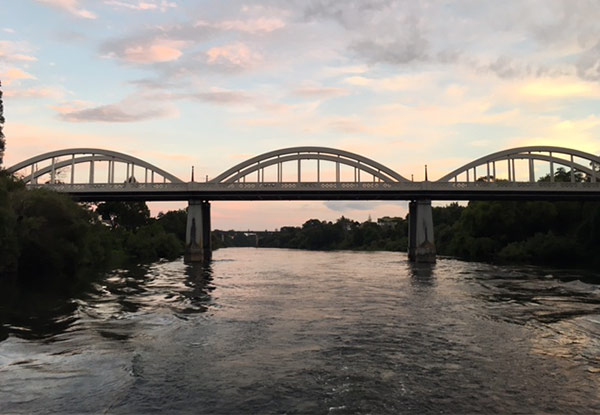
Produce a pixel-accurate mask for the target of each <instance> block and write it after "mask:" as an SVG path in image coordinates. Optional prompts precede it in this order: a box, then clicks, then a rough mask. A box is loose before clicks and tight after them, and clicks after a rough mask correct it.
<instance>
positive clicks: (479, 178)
mask: <svg viewBox="0 0 600 415" xmlns="http://www.w3.org/2000/svg"><path fill="white" fill-rule="evenodd" d="M540 163H541V164H543V165H545V166H546V167H547V174H548V181H538V180H536V167H539V166H540ZM284 165H285V166H286V167H287V170H284ZM290 165H291V166H292V169H291V171H292V174H291V175H290V169H289V166H290ZM307 166H308V167H307ZM8 171H9V172H10V173H13V174H15V175H17V176H20V177H21V178H22V179H23V180H24V181H25V182H26V183H27V185H28V187H30V188H40V187H41V188H48V189H52V190H55V191H58V192H64V193H68V194H70V195H71V196H73V197H74V198H75V199H76V200H80V201H91V202H94V201H108V200H143V201H165V200H188V201H190V208H189V210H188V212H189V214H188V222H189V224H188V238H187V241H188V244H189V245H190V247H192V248H194V247H197V248H198V249H199V251H198V252H200V251H202V252H204V254H203V255H205V254H206V253H207V252H210V204H209V201H212V200H410V201H413V202H411V204H409V210H410V213H409V214H410V216H411V218H412V219H411V226H410V227H411V229H412V231H411V238H410V244H409V245H410V246H411V249H412V250H413V251H414V252H412V255H411V256H412V257H413V258H414V257H417V259H418V257H422V258H426V257H427V255H428V254H426V253H425V254H423V255H421V254H419V253H418V252H417V251H418V248H419V247H421V246H424V245H423V244H426V243H430V244H433V222H432V220H431V203H430V201H431V200H600V157H598V156H595V155H593V154H590V153H586V152H583V151H579V150H573V149H568V148H562V147H551V146H530V147H519V148H513V149H508V150H503V151H499V152H496V153H493V154H489V155H487V156H485V157H482V158H479V159H477V160H474V161H473V162H470V163H467V164H465V165H464V166H461V167H459V168H458V169H456V170H454V171H452V172H450V173H448V174H446V175H445V176H443V177H441V178H440V179H438V180H436V181H429V180H427V179H426V180H425V181H420V182H414V181H411V180H408V179H406V178H405V177H404V176H402V175H400V174H399V173H397V172H395V171H394V170H392V169H390V168H388V167H386V166H384V165H382V164H380V163H378V162H376V161H374V160H371V159H369V158H367V157H364V156H361V155H359V154H355V153H351V152H348V151H343V150H338V149H333V148H327V147H292V148H285V149H281V150H276V151H271V152H268V153H264V154H261V155H259V156H256V157H253V158H250V159H248V160H246V161H244V162H242V163H239V164H238V165H236V166H233V167H231V168H230V169H228V170H226V171H224V172H223V173H221V174H219V175H218V176H216V177H215V178H213V179H212V180H210V181H206V182H195V181H190V182H184V181H183V180H181V179H179V178H178V177H176V176H174V175H172V174H170V173H168V172H167V171H165V170H162V169H161V168H159V167H157V166H155V165H153V164H150V163H148V162H146V161H144V160H141V159H139V158H136V157H133V156H131V155H128V154H123V153H119V152H116V151H110V150H103V149H94V148H77V149H65V150H57V151H53V152H49V153H45V154H41V155H38V156H35V157H32V158H30V159H27V160H24V161H22V162H20V163H17V164H15V165H14V166H12V167H10V168H9V169H8ZM286 171H287V173H288V174H287V175H286V174H284V173H285V172H286ZM557 175H562V176H561V177H560V179H561V180H559V181H557V180H555V179H556V177H557ZM565 175H566V179H565V177H564V176H565ZM207 235H208V236H207ZM430 248H431V247H430ZM192 250H193V249H192ZM429 251H431V249H429ZM429 251H427V252H429ZM433 252H434V251H433ZM409 254H410V252H409ZM192 257H194V256H193V255H191V256H189V259H193V258H192Z"/></svg>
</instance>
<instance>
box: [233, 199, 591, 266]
mask: <svg viewBox="0 0 600 415" xmlns="http://www.w3.org/2000/svg"><path fill="white" fill-rule="evenodd" d="M433 222H434V226H435V243H436V248H437V252H438V254H440V255H446V256H450V257H455V258H460V259H463V260H467V261H480V262H488V263H497V264H536V265H552V266H560V267H575V268H577V267H585V268H593V267H598V266H600V257H598V255H597V252H600V203H599V202H539V201H536V202H470V203H469V204H468V205H467V206H460V205H458V204H456V203H453V204H450V205H448V206H445V207H434V208H433ZM232 241H233V239H232ZM258 246H261V247H271V248H290V249H308V250H364V251H375V250H384V251H404V252H405V251H406V250H407V246H408V221H407V219H406V218H380V219H378V220H377V221H366V222H362V223H360V222H357V221H353V220H351V219H348V218H345V217H341V218H339V219H338V220H337V221H335V222H328V221H320V220H318V219H310V220H308V221H306V222H305V223H304V224H303V225H302V226H301V227H294V226H286V227H282V228H281V229H280V230H279V231H278V232H270V233H267V234H264V235H262V236H261V237H260V238H259V240H258Z"/></svg>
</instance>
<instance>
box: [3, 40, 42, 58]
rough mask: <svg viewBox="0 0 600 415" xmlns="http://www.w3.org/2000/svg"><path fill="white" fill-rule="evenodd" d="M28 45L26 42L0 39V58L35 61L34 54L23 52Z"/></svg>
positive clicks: (27, 48) (26, 49)
mask: <svg viewBox="0 0 600 415" xmlns="http://www.w3.org/2000/svg"><path fill="white" fill-rule="evenodd" d="M28 50H29V46H28V44H27V43H26V42H12V41H9V40H0V60H4V61H13V62H35V61H37V58H35V57H34V56H30V55H26V54H23V52H24V51H28Z"/></svg>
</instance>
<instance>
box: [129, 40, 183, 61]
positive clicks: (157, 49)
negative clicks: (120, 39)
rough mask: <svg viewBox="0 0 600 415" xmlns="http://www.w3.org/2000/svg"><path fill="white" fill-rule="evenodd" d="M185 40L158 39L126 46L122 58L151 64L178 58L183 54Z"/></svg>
mask: <svg viewBox="0 0 600 415" xmlns="http://www.w3.org/2000/svg"><path fill="white" fill-rule="evenodd" d="M183 45H184V42H182V41H174V40H157V41H155V42H154V43H151V44H138V45H134V46H130V47H127V48H125V50H124V51H123V56H122V58H123V59H125V60H126V61H128V62H133V63H141V64H149V63H157V62H169V61H174V60H177V59H179V58H180V57H181V55H183V52H182V51H181V49H182V47H183Z"/></svg>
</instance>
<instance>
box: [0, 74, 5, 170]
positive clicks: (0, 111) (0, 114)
mask: <svg viewBox="0 0 600 415" xmlns="http://www.w3.org/2000/svg"><path fill="white" fill-rule="evenodd" d="M3 128H4V105H3V104H2V81H0V166H2V161H3V160H4V148H5V140H4V133H3V132H2V129H3Z"/></svg>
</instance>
